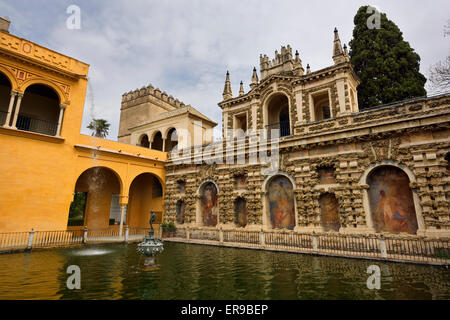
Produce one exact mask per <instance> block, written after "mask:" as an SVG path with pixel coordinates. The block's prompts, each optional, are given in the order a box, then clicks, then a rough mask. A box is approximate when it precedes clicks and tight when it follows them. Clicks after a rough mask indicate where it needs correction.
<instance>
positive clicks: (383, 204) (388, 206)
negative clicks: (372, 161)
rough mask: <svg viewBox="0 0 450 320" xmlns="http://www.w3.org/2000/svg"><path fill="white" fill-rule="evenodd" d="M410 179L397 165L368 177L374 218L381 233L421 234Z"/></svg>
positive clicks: (387, 167) (383, 167) (379, 168)
mask: <svg viewBox="0 0 450 320" xmlns="http://www.w3.org/2000/svg"><path fill="white" fill-rule="evenodd" d="M409 183H410V181H409V178H408V176H407V175H406V173H405V172H404V171H402V170H401V169H399V168H397V167H394V166H381V167H378V168H376V169H375V170H373V171H372V172H371V173H370V175H369V176H368V178H367V184H368V185H369V186H370V188H369V190H368V194H369V202H370V210H371V214H372V221H373V225H374V228H375V230H376V231H377V232H392V233H400V232H407V233H410V234H416V233H417V229H418V226H417V216H416V211H415V207H414V200H413V194H412V190H411V188H410V186H409Z"/></svg>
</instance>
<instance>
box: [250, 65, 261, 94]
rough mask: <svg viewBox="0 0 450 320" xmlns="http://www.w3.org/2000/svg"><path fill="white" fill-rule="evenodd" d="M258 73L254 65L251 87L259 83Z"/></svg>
mask: <svg viewBox="0 0 450 320" xmlns="http://www.w3.org/2000/svg"><path fill="white" fill-rule="evenodd" d="M258 81H259V79H258V73H257V72H256V67H253V75H252V83H251V84H250V88H251V89H253V88H254V87H256V86H257V85H258Z"/></svg>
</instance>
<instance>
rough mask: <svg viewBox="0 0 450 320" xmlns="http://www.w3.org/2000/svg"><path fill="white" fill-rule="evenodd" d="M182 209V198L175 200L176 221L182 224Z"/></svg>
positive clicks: (183, 209) (183, 206) (183, 207)
mask: <svg viewBox="0 0 450 320" xmlns="http://www.w3.org/2000/svg"><path fill="white" fill-rule="evenodd" d="M184 211H185V205H184V201H183V200H178V201H177V206H176V213H177V223H178V224H183V223H184Z"/></svg>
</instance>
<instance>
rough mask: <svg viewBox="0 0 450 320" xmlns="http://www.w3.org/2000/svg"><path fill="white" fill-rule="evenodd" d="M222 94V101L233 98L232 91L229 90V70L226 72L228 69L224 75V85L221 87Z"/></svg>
mask: <svg viewBox="0 0 450 320" xmlns="http://www.w3.org/2000/svg"><path fill="white" fill-rule="evenodd" d="M222 96H223V100H224V101H225V100H228V99H231V98H233V93H232V92H231V82H230V72H228V70H227V75H226V77H225V86H224V88H223V94H222Z"/></svg>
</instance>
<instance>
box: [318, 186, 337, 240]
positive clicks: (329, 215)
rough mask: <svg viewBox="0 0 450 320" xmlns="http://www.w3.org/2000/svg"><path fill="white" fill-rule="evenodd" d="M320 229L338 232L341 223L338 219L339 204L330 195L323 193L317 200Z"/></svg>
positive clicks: (332, 195) (333, 196)
mask: <svg viewBox="0 0 450 320" xmlns="http://www.w3.org/2000/svg"><path fill="white" fill-rule="evenodd" d="M319 203H320V213H321V217H322V227H323V230H324V231H336V232H339V229H340V228H341V221H340V219H339V202H338V200H337V199H336V196H335V195H334V194H332V193H324V194H322V195H321V196H320V198H319Z"/></svg>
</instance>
